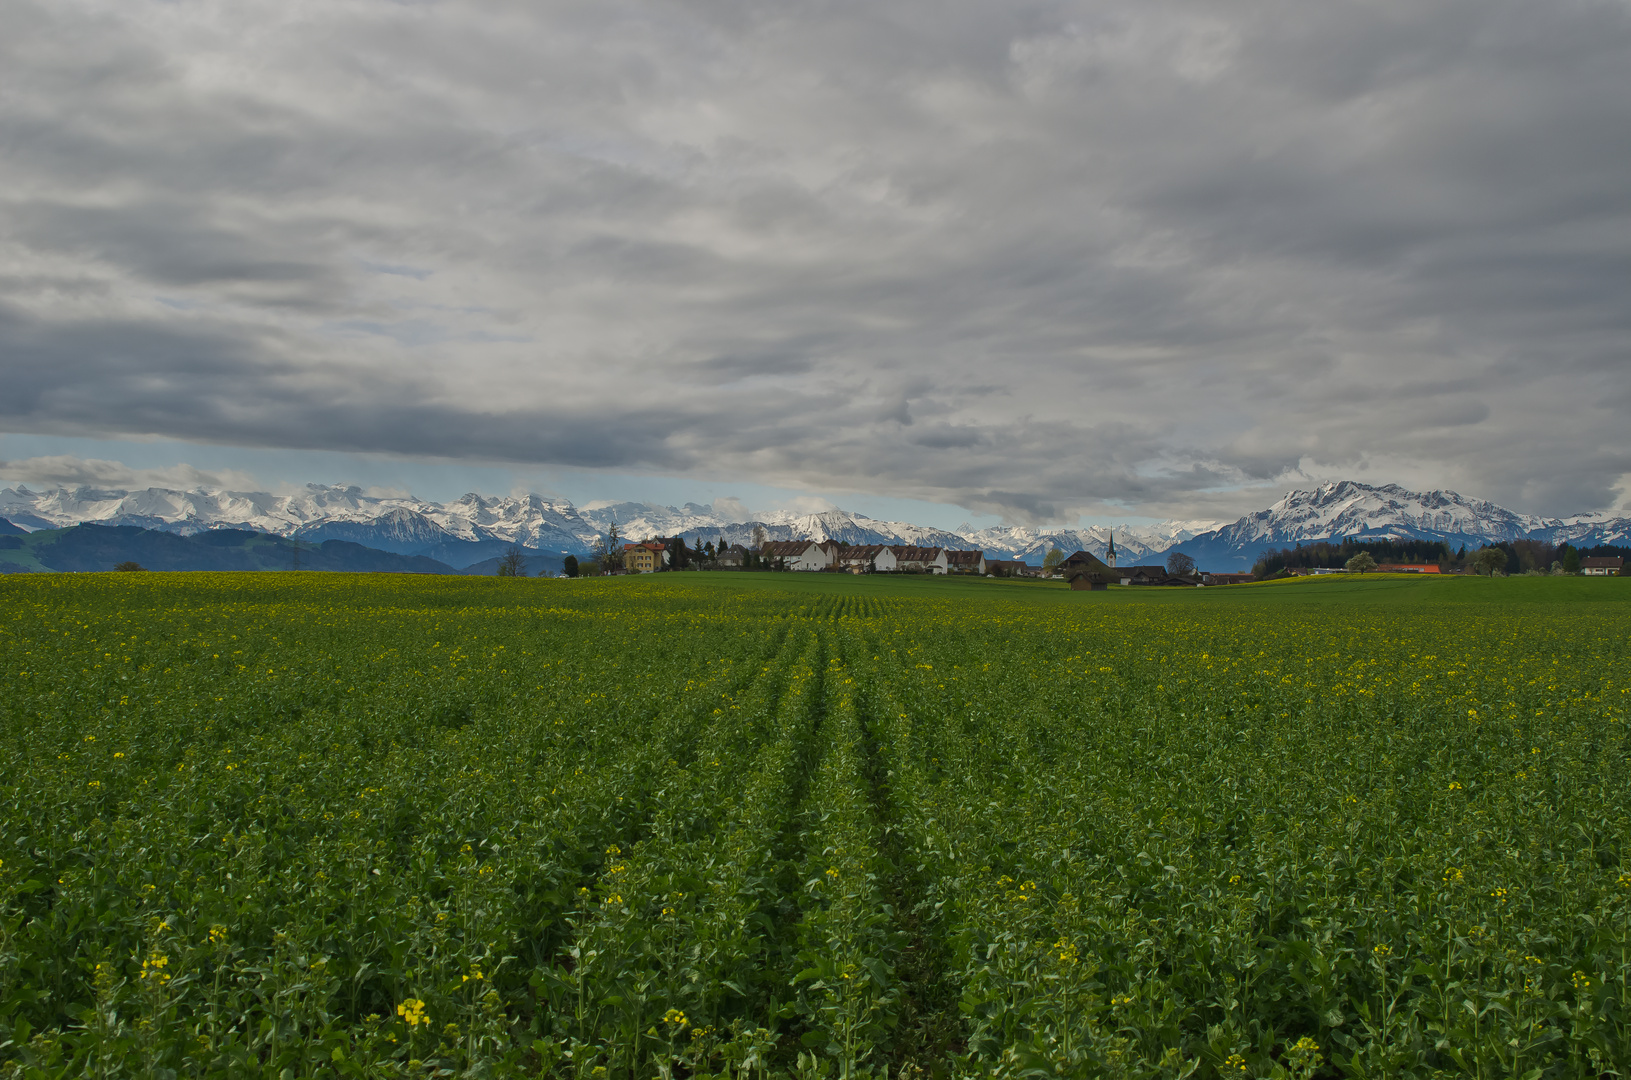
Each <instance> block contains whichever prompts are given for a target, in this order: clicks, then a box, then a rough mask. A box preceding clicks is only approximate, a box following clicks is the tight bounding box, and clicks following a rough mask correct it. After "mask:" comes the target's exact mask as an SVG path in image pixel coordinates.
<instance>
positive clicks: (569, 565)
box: [561, 555, 578, 577]
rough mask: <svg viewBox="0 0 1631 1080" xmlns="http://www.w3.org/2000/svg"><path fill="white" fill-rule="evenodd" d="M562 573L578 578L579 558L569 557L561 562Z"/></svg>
mask: <svg viewBox="0 0 1631 1080" xmlns="http://www.w3.org/2000/svg"><path fill="white" fill-rule="evenodd" d="M561 573H563V574H565V575H566V576H567V577H577V576H578V557H577V556H576V555H568V556H567V557H566V558H565V559H564V560H563V561H562V562H561Z"/></svg>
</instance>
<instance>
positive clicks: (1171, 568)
mask: <svg viewBox="0 0 1631 1080" xmlns="http://www.w3.org/2000/svg"><path fill="white" fill-rule="evenodd" d="M1194 572H1195V560H1194V559H1191V558H1190V557H1189V556H1188V555H1185V554H1184V553H1183V552H1181V551H1172V552H1168V553H1167V573H1169V574H1171V575H1173V576H1174V577H1188V576H1189V575H1191V574H1193V573H1194Z"/></svg>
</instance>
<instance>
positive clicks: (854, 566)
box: [838, 544, 898, 574]
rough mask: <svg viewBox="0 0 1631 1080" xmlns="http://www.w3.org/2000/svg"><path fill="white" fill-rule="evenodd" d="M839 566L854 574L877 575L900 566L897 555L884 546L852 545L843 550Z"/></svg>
mask: <svg viewBox="0 0 1631 1080" xmlns="http://www.w3.org/2000/svg"><path fill="white" fill-rule="evenodd" d="M838 565H839V567H840V568H842V569H844V570H848V571H850V572H851V573H854V574H876V573H879V572H886V571H889V570H894V569H896V568H897V566H898V564H897V563H896V561H895V553H894V552H893V551H891V550H890V549H889V548H887V547H885V546H884V545H882V544H851V545H850V546H849V547H847V548H841V549H840V550H839V552H838Z"/></svg>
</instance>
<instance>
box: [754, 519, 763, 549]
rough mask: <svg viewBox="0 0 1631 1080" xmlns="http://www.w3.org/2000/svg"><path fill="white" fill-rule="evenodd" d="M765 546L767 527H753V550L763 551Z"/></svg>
mask: <svg viewBox="0 0 1631 1080" xmlns="http://www.w3.org/2000/svg"><path fill="white" fill-rule="evenodd" d="M764 546H765V527H764V526H763V525H755V526H754V527H753V550H754V551H763V550H764Z"/></svg>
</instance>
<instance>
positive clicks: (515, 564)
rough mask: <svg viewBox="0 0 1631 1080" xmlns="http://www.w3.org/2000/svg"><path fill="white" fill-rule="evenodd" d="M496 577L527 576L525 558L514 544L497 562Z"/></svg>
mask: <svg viewBox="0 0 1631 1080" xmlns="http://www.w3.org/2000/svg"><path fill="white" fill-rule="evenodd" d="M498 576H499V577H526V576H527V558H526V556H525V555H522V554H521V549H520V548H518V547H516V546H515V545H514V544H511V545H510V550H508V551H506V552H505V553H504V557H503V558H502V559H500V560H498Z"/></svg>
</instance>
